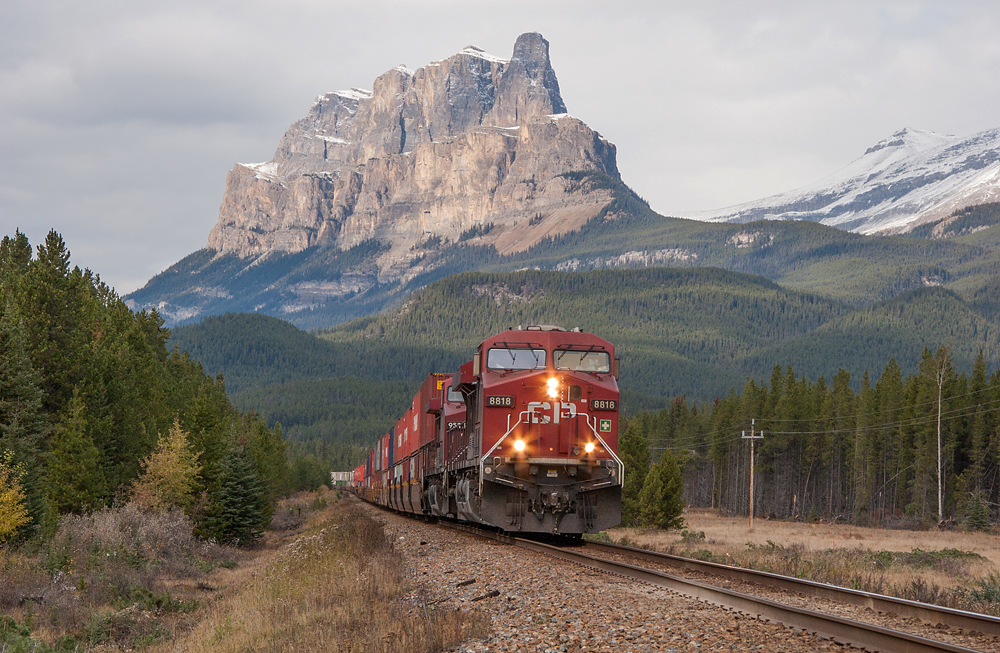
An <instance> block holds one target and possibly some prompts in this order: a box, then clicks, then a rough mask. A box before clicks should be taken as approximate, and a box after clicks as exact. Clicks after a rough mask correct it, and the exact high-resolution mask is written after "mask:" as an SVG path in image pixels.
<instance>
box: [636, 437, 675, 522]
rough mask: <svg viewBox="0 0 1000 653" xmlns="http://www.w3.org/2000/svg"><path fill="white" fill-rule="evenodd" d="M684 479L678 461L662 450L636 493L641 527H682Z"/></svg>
mask: <svg viewBox="0 0 1000 653" xmlns="http://www.w3.org/2000/svg"><path fill="white" fill-rule="evenodd" d="M683 495H684V481H683V478H682V477H681V469H680V467H679V466H678V465H677V460H676V459H675V458H674V456H673V454H672V453H671V452H670V451H664V452H663V455H662V456H661V457H660V462H658V463H656V464H655V465H653V467H652V469H650V470H649V473H648V474H647V475H646V481H645V483H644V484H643V486H642V492H640V494H639V504H640V507H639V521H640V523H641V524H642V525H643V526H656V527H657V528H663V529H667V528H683V526H684V518H683V517H681V514H682V513H683V512H684V498H683Z"/></svg>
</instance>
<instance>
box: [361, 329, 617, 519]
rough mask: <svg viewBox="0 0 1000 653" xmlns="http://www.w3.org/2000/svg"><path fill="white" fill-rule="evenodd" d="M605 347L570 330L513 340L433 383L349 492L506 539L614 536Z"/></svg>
mask: <svg viewBox="0 0 1000 653" xmlns="http://www.w3.org/2000/svg"><path fill="white" fill-rule="evenodd" d="M618 367H619V361H618V359H617V358H616V357H615V349H614V346H613V345H612V344H611V343H609V342H608V341H606V340H603V339H601V338H599V337H597V336H596V335H594V334H591V333H585V332H583V331H581V330H579V329H573V330H571V331H567V330H565V329H562V328H560V327H554V326H529V327H526V328H521V327H518V328H516V329H510V330H507V331H504V332H503V333H500V334H498V335H495V336H493V337H492V338H487V339H486V340H484V341H483V342H482V343H481V344H480V345H479V347H478V348H477V350H476V352H475V354H474V355H473V357H472V360H470V361H468V362H466V363H465V364H464V365H462V366H461V367H460V368H459V369H458V371H456V372H455V373H454V374H430V375H429V376H428V377H427V378H426V379H425V380H424V382H423V384H422V385H421V386H420V390H419V392H417V394H416V396H414V397H413V401H412V403H411V405H410V407H409V408H407V410H406V413H405V414H404V415H403V416H402V417H400V418H399V420H398V421H397V422H396V424H395V426H393V427H392V428H391V429H389V432H388V433H386V434H385V435H383V436H382V437H381V438H379V441H378V446H377V447H376V448H375V449H373V450H372V451H370V452H369V454H368V456H367V458H366V460H365V462H364V463H362V464H361V465H359V466H358V467H357V468H356V469H355V470H354V480H353V485H354V489H355V492H357V493H358V495H359V496H361V497H362V498H363V499H365V500H367V501H370V502H372V503H376V504H379V505H382V506H386V507H389V508H392V509H394V510H398V511H402V512H407V513H413V514H418V515H425V516H428V517H439V518H451V519H455V520H458V521H465V522H472V523H476V524H484V525H488V526H492V527H495V528H497V529H500V530H503V531H507V532H512V533H546V534H557V535H564V536H565V535H571V536H573V535H580V534H583V533H594V532H598V531H600V530H602V529H606V528H610V527H612V526H616V525H618V523H619V522H620V521H621V488H622V482H623V480H624V474H625V469H624V465H623V464H622V461H621V459H620V458H619V457H618V453H617V452H618V408H619V399H618V382H617V379H618Z"/></svg>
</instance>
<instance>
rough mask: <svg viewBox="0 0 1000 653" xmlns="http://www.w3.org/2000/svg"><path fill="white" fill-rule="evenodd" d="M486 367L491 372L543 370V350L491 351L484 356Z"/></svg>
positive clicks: (508, 349) (505, 349)
mask: <svg viewBox="0 0 1000 653" xmlns="http://www.w3.org/2000/svg"><path fill="white" fill-rule="evenodd" d="M486 367H487V368H489V369H491V370H544V369H545V350H544V349H513V348H504V349H491V350H490V351H489V353H487V354H486Z"/></svg>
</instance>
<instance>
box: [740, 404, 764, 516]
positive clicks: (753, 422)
mask: <svg viewBox="0 0 1000 653" xmlns="http://www.w3.org/2000/svg"><path fill="white" fill-rule="evenodd" d="M756 422H757V420H756V419H751V420H750V435H749V436H748V435H747V432H746V431H743V439H744V440H750V532H751V533H752V532H753V448H754V447H753V443H754V440H761V439H763V438H764V432H763V431H761V432H760V435H757V434H756V432H755V431H754V427H755V426H756Z"/></svg>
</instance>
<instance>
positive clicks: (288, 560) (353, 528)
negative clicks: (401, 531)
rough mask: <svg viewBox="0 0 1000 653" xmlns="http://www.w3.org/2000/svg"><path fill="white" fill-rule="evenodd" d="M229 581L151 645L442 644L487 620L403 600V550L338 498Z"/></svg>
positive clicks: (221, 648) (475, 632) (357, 647)
mask: <svg viewBox="0 0 1000 653" xmlns="http://www.w3.org/2000/svg"><path fill="white" fill-rule="evenodd" d="M229 586H230V587H231V588H232V589H231V590H226V591H224V593H223V595H222V596H221V597H220V598H219V599H217V600H216V601H213V602H212V604H211V605H209V606H207V607H206V609H205V610H204V611H203V613H202V614H200V615H199V623H198V624H197V625H196V626H195V627H194V628H193V629H192V631H191V632H190V633H188V634H187V635H186V636H185V637H183V638H180V639H178V640H176V641H173V642H170V643H167V644H164V645H161V646H159V647H157V648H156V649H155V650H156V651H164V652H165V651H189V652H192V653H196V652H201V651H212V652H221V653H226V652H237V651H259V652H264V651H290V650H294V651H330V652H347V651H351V652H355V653H357V652H360V651H365V652H372V653H378V652H386V653H389V652H395V651H401V652H402V651H407V652H410V651H413V652H421V651H441V650H443V649H444V648H446V647H449V646H452V645H454V644H457V643H458V642H460V641H462V640H463V639H465V638H467V637H470V636H480V637H481V636H482V635H483V633H484V632H485V629H486V628H487V624H486V622H485V621H484V617H482V616H481V615H479V614H478V613H467V612H459V611H453V610H440V609H437V610H435V609H434V608H433V606H427V605H426V604H424V603H422V602H420V601H419V600H418V601H417V602H415V603H414V602H412V601H410V602H407V601H406V600H405V595H406V593H407V592H408V591H409V590H411V589H412V588H410V587H409V583H408V582H407V580H406V578H405V574H404V566H403V561H402V558H401V556H400V555H399V554H398V553H397V552H396V551H395V550H394V548H393V544H392V542H391V541H390V540H389V539H388V538H387V536H386V534H385V532H384V531H383V529H382V526H381V524H379V523H378V522H375V521H374V520H372V519H371V518H370V517H368V516H367V515H365V514H364V513H363V512H362V511H360V510H358V509H357V508H353V507H350V506H349V505H348V503H347V502H344V501H341V502H337V503H335V504H333V505H331V506H330V507H329V508H327V509H325V510H322V511H320V512H318V513H315V514H314V515H311V516H310V519H309V524H308V526H307V528H306V530H305V532H304V533H302V534H300V535H299V536H298V537H296V538H295V539H294V541H292V542H291V543H290V544H288V545H287V546H286V547H283V548H282V549H281V550H279V551H277V552H274V553H273V554H271V555H268V556H262V557H261V558H259V559H258V560H257V561H256V562H255V563H254V564H252V565H247V566H246V567H245V568H243V569H241V570H240V574H239V576H238V577H233V578H231V579H230V582H229ZM418 596H419V593H418Z"/></svg>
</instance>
